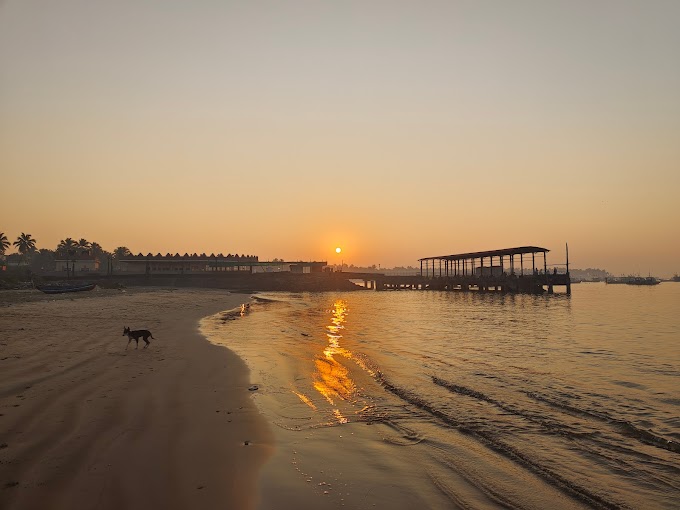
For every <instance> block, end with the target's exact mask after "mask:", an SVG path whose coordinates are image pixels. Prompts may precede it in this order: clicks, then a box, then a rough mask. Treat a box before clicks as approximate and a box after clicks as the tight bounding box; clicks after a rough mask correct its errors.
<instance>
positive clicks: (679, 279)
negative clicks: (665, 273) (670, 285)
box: [671, 274, 680, 282]
mask: <svg viewBox="0 0 680 510" xmlns="http://www.w3.org/2000/svg"><path fill="white" fill-rule="evenodd" d="M671 281H672V282H680V275H677V274H676V275H674V276H673V278H671Z"/></svg>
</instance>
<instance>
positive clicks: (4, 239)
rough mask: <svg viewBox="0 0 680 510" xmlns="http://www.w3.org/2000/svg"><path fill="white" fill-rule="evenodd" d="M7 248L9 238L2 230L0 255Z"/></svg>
mask: <svg viewBox="0 0 680 510" xmlns="http://www.w3.org/2000/svg"><path fill="white" fill-rule="evenodd" d="M7 248H9V240H8V239H7V236H6V235H5V233H4V232H0V255H4V254H5V250H6V249H7Z"/></svg>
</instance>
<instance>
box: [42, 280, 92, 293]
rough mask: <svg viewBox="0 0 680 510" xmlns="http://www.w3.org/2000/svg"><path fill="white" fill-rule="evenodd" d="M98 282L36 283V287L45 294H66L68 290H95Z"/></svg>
mask: <svg viewBox="0 0 680 510" xmlns="http://www.w3.org/2000/svg"><path fill="white" fill-rule="evenodd" d="M96 286H97V284H96V283H82V282H81V283H66V284H61V285H36V287H35V288H36V289H38V290H39V291H41V292H44V293H45V294H64V293H66V292H83V291H86V290H94V288H95V287H96Z"/></svg>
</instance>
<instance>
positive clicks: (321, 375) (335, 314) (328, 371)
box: [312, 300, 356, 423]
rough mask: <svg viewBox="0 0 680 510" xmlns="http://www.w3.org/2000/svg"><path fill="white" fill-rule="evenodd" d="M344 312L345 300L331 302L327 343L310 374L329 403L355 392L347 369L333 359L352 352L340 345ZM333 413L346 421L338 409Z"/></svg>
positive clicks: (349, 356) (317, 388) (348, 398)
mask: <svg viewBox="0 0 680 510" xmlns="http://www.w3.org/2000/svg"><path fill="white" fill-rule="evenodd" d="M346 314H347V306H346V304H345V302H344V301H342V300H337V301H336V302H335V303H334V304H333V310H332V317H331V324H330V325H328V326H326V330H327V331H328V332H327V333H326V337H327V338H328V345H327V346H326V347H325V348H324V350H323V352H322V356H319V357H317V359H316V360H314V367H315V369H316V370H315V372H314V373H313V374H312V380H313V381H314V384H313V385H314V388H315V389H316V391H318V392H319V393H320V394H321V396H323V397H324V398H325V399H326V400H327V401H328V402H329V403H330V404H331V405H335V399H341V400H350V399H351V397H352V395H353V394H354V393H355V392H356V385H355V383H354V381H353V380H352V379H351V378H350V377H349V371H348V370H347V368H346V367H344V366H343V365H342V364H341V363H339V362H338V361H337V360H336V359H335V356H336V355H337V354H340V355H341V356H344V357H347V358H351V354H352V353H351V352H349V351H347V350H346V349H344V348H342V347H340V339H341V338H342V335H341V334H340V331H341V330H342V329H343V328H344V326H343V325H342V324H343V322H345V316H346ZM334 414H335V415H336V418H338V421H340V423H347V419H346V418H344V417H343V416H342V414H341V413H340V411H339V410H337V409H336V410H335V411H334ZM342 420H344V421H342Z"/></svg>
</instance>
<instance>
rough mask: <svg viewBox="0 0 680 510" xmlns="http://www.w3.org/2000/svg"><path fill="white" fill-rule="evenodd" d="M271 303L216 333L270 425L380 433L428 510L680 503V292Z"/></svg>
mask: <svg viewBox="0 0 680 510" xmlns="http://www.w3.org/2000/svg"><path fill="white" fill-rule="evenodd" d="M262 297H264V298H269V299H272V300H274V301H271V302H270V301H258V302H256V303H254V304H253V305H252V306H251V309H250V312H248V313H245V314H243V315H241V314H237V315H234V314H224V313H223V314H218V315H217V316H214V317H211V318H209V319H206V320H205V321H204V323H203V325H202V328H203V331H204V332H205V333H206V334H207V335H208V337H209V338H210V339H211V340H212V341H214V342H216V343H222V344H225V345H227V346H228V347H229V348H230V349H233V350H234V351H236V352H237V353H238V354H239V355H240V356H242V357H243V358H244V359H246V361H247V362H248V364H249V366H250V367H251V370H252V374H251V378H252V380H253V382H257V383H258V384H259V385H260V386H261V388H262V393H263V394H262V395H258V398H260V402H261V404H262V409H263V412H264V413H265V415H266V416H267V417H268V419H269V420H270V421H271V422H272V423H273V424H274V425H275V426H276V427H278V428H280V429H281V430H285V431H299V432H300V433H303V434H305V433H309V431H313V430H317V429H325V428H330V427H341V428H342V427H344V428H346V430H351V429H349V428H347V427H350V426H352V425H353V424H357V423H361V424H372V425H378V426H380V427H381V428H382V432H381V433H380V434H378V436H379V437H376V441H377V440H379V441H382V442H383V443H386V444H388V445H391V446H392V447H393V451H392V452H391V454H390V455H392V454H394V456H396V457H399V456H401V457H402V458H404V459H406V462H405V463H409V464H410V463H414V462H415V463H417V464H418V465H420V466H422V467H423V470H424V471H423V472H424V473H425V474H424V475H423V480H421V481H420V482H419V484H420V485H419V487H418V490H419V492H420V493H423V492H426V491H427V485H428V484H429V485H431V492H432V496H431V497H425V496H420V497H421V498H422V501H424V502H425V504H427V505H428V506H430V507H438V506H439V507H441V508H446V507H473V508H482V507H490V508H491V507H506V508H547V507H564V508H566V507H594V508H677V507H678V504H680V503H679V502H680V347H679V346H678V343H679V342H680V314H678V312H679V311H680V284H673V283H664V284H661V285H658V286H656V287H648V288H645V287H633V286H624V285H616V286H607V285H605V284H580V285H574V288H573V294H572V296H566V295H553V296H547V295H544V296H529V295H519V296H516V295H499V294H494V293H487V294H477V293H460V292H429V291H428V292H419V291H400V292H355V293H335V294H333V293H322V294H271V295H268V296H262ZM233 318H236V319H237V320H231V319H233ZM353 430H358V429H353ZM405 446H408V447H410V448H408V449H406V448H403V447H405ZM406 452H407V453H406ZM394 469H395V471H396V470H397V469H398V468H397V467H395V468H394ZM405 490H406V489H405ZM556 498H557V499H556Z"/></svg>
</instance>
